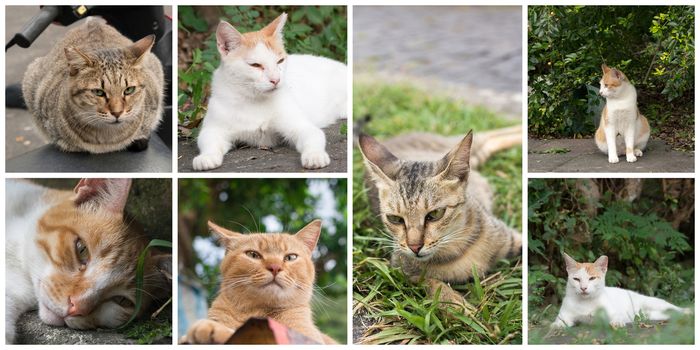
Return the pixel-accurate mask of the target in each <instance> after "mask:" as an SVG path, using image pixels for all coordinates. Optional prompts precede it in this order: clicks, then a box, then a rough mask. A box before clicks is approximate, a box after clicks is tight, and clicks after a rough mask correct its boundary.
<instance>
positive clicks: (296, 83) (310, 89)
mask: <svg viewBox="0 0 700 350" xmlns="http://www.w3.org/2000/svg"><path fill="white" fill-rule="evenodd" d="M347 79H348V69H347V66H346V65H345V64H344V63H341V62H338V61H335V60H332V59H329V58H326V57H320V56H313V55H300V54H293V55H289V56H288V63H287V85H288V87H289V88H290V91H291V93H292V94H293V96H294V98H295V100H296V101H297V102H298V103H299V105H300V107H301V108H302V110H304V112H306V113H307V116H308V118H309V119H310V120H311V121H312V122H313V123H314V124H315V125H316V126H319V127H324V126H327V125H329V124H331V123H333V122H334V121H335V120H337V119H339V118H344V117H346V114H347V110H346V101H347Z"/></svg>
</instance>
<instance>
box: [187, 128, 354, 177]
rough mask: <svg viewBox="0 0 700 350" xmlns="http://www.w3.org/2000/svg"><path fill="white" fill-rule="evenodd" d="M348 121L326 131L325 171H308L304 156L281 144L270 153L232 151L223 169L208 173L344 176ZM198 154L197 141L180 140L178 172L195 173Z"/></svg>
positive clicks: (244, 149)
mask: <svg viewBox="0 0 700 350" xmlns="http://www.w3.org/2000/svg"><path fill="white" fill-rule="evenodd" d="M345 123H347V120H344V119H343V120H340V121H338V122H336V123H335V124H333V125H331V126H329V127H327V128H324V129H323V131H324V132H325V133H326V152H328V154H329V155H330V157H331V164H330V165H329V166H327V167H325V168H322V169H315V170H308V169H304V168H303V167H302V166H301V155H300V154H299V152H297V151H296V150H295V149H294V148H293V147H290V146H288V145H280V146H276V147H274V148H272V149H271V150H260V149H257V148H251V147H243V148H237V149H234V150H231V151H229V152H228V153H226V155H225V156H224V163H223V164H222V165H221V167H219V168H216V169H212V170H209V171H207V172H217V173H308V172H316V173H344V172H345V171H346V170H347V159H348V158H347V150H348V144H347V134H346V133H344V132H341V127H342V126H343V124H345ZM198 154H199V150H198V149H197V141H196V140H195V139H180V140H179V141H178V160H177V164H178V165H177V167H178V171H179V172H193V171H194V169H192V160H193V159H194V157H196V156H197V155H198Z"/></svg>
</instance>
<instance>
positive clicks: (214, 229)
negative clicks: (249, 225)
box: [207, 220, 243, 245]
mask: <svg viewBox="0 0 700 350" xmlns="http://www.w3.org/2000/svg"><path fill="white" fill-rule="evenodd" d="M207 226H209V231H210V232H211V233H212V234H214V236H215V237H216V238H217V239H218V241H219V242H221V243H224V244H225V245H228V244H229V243H231V242H232V241H235V240H236V239H238V238H241V237H243V234H240V233H238V232H233V231H231V230H227V229H225V228H223V227H221V226H219V225H217V224H215V223H213V222H212V221H211V220H210V221H207Z"/></svg>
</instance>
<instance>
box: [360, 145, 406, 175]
mask: <svg viewBox="0 0 700 350" xmlns="http://www.w3.org/2000/svg"><path fill="white" fill-rule="evenodd" d="M359 143H360V153H361V154H362V158H364V160H365V165H367V168H368V169H369V171H370V173H371V174H372V176H373V177H374V178H375V179H377V180H381V181H384V182H388V183H391V182H393V181H394V180H395V179H396V175H397V174H398V172H399V169H400V165H401V164H400V163H401V162H400V161H399V159H398V158H396V156H395V155H393V154H392V153H391V152H389V150H388V149H387V148H386V147H384V145H382V144H381V143H379V141H377V140H375V139H374V137H372V136H369V135H366V134H360V142H359Z"/></svg>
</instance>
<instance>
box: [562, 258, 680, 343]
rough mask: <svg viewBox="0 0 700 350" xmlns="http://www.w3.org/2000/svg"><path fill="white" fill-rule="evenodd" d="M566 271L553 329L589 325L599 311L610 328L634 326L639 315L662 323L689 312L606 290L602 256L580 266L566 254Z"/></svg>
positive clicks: (652, 299) (605, 260) (659, 301)
mask: <svg viewBox="0 0 700 350" xmlns="http://www.w3.org/2000/svg"><path fill="white" fill-rule="evenodd" d="M564 260H565V261H566V271H567V273H568V274H569V277H568V281H567V284H566V295H565V296H564V300H563V301H562V304H561V309H559V315H558V316H557V319H556V320H554V322H553V323H552V324H551V328H552V329H556V328H565V327H571V326H573V325H574V324H576V323H590V322H592V321H593V316H594V315H595V313H596V312H597V311H598V310H602V311H603V312H605V314H606V315H607V318H608V320H609V321H610V325H611V326H614V327H620V326H624V325H625V324H628V323H632V322H634V318H635V316H636V315H643V316H644V317H646V318H647V319H649V320H654V321H661V320H667V319H668V318H669V317H670V313H669V311H675V312H683V313H688V312H690V310H689V309H683V308H679V307H677V306H675V305H673V304H671V303H669V302H667V301H665V300H662V299H659V298H655V297H649V296H646V295H642V294H639V293H636V292H633V291H631V290H627V289H622V288H615V287H606V286H605V273H606V272H607V271H608V257H607V256H605V255H603V256H601V257H600V258H598V260H596V261H595V262H594V263H578V262H576V261H575V260H574V259H572V258H571V257H570V256H568V255H567V254H566V253H564Z"/></svg>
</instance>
